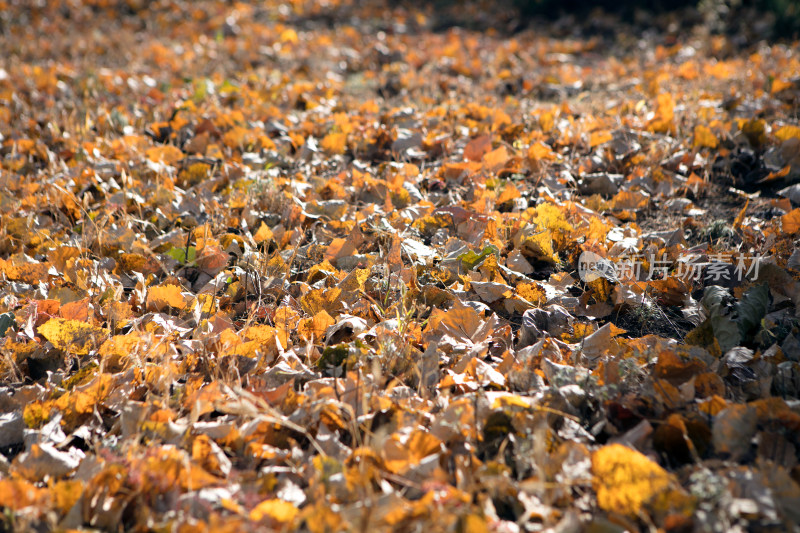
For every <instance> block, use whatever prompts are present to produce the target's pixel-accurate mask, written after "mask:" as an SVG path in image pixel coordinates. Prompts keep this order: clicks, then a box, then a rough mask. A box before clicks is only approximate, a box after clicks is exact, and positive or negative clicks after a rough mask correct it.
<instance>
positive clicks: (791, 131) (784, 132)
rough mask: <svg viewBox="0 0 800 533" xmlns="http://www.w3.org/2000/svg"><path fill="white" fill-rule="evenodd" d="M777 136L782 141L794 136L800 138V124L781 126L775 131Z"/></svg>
mask: <svg viewBox="0 0 800 533" xmlns="http://www.w3.org/2000/svg"><path fill="white" fill-rule="evenodd" d="M775 137H777V138H778V139H779V140H781V141H786V140H788V139H791V138H792V137H798V138H800V126H781V128H780V129H779V130H778V131H776V132H775Z"/></svg>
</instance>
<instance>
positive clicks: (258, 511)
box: [250, 499, 299, 524]
mask: <svg viewBox="0 0 800 533" xmlns="http://www.w3.org/2000/svg"><path fill="white" fill-rule="evenodd" d="M298 512H299V511H298V509H297V507H295V506H294V505H292V504H291V503H289V502H285V501H283V500H278V499H271V500H264V501H263V502H261V503H259V504H258V505H256V506H255V507H254V508H253V510H252V511H250V520H253V521H254V522H259V521H261V520H263V519H264V518H269V519H271V520H274V521H275V522H279V523H281V524H285V523H287V522H291V521H292V520H294V519H295V518H296V517H297V513H298Z"/></svg>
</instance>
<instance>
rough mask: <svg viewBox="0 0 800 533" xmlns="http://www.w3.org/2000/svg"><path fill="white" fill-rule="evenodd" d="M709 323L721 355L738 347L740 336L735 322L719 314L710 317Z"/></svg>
mask: <svg viewBox="0 0 800 533" xmlns="http://www.w3.org/2000/svg"><path fill="white" fill-rule="evenodd" d="M709 321H710V322H711V330H712V331H713V332H714V337H715V338H716V339H717V342H718V343H719V347H720V348H721V349H722V352H723V353H725V352H727V351H728V350H730V349H731V348H735V347H736V346H739V342H740V341H741V336H740V334H739V326H738V324H737V323H736V322H734V321H733V320H731V319H730V318H728V317H726V316H722V315H720V314H713V315H711V316H710V317H709Z"/></svg>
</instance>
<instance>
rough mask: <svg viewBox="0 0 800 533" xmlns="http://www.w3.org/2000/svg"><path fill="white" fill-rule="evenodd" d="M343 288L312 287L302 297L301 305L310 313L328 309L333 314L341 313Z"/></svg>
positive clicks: (313, 313)
mask: <svg viewBox="0 0 800 533" xmlns="http://www.w3.org/2000/svg"><path fill="white" fill-rule="evenodd" d="M341 295H342V289H339V288H338V287H332V288H330V289H312V290H310V291H308V292H307V293H306V294H305V295H304V296H303V297H302V298H300V306H301V307H302V308H303V311H305V312H306V313H308V314H309V315H316V314H317V313H319V312H320V311H327V312H328V313H329V314H331V315H335V314H338V313H339V309H340V308H341V301H340V300H341V299H340V297H341Z"/></svg>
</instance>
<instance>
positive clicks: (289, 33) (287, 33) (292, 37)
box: [280, 28, 300, 43]
mask: <svg viewBox="0 0 800 533" xmlns="http://www.w3.org/2000/svg"><path fill="white" fill-rule="evenodd" d="M280 40H281V42H282V43H296V42H298V41H299V40H300V38H299V37H298V36H297V32H296V31H295V30H294V29H292V28H286V29H285V30H283V31H282V32H281V37H280Z"/></svg>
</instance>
